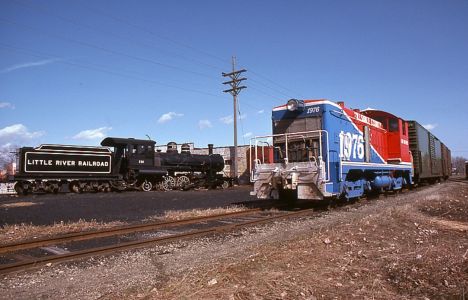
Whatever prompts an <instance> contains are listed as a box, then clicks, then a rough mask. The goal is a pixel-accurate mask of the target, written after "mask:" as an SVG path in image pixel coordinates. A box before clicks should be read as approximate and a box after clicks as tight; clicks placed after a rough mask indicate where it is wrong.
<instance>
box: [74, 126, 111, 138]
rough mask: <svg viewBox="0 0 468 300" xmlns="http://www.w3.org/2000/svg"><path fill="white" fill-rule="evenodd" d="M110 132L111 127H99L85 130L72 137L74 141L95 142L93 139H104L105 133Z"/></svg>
mask: <svg viewBox="0 0 468 300" xmlns="http://www.w3.org/2000/svg"><path fill="white" fill-rule="evenodd" d="M110 130H112V127H100V128H96V129H87V130H83V131H80V132H79V133H78V134H76V135H75V136H73V138H74V139H76V140H77V139H81V140H95V139H103V138H104V137H106V135H107V132H109V131H110Z"/></svg>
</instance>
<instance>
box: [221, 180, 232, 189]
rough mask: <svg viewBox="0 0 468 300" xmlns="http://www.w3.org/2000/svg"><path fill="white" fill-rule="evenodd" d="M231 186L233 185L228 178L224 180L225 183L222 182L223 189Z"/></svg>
mask: <svg viewBox="0 0 468 300" xmlns="http://www.w3.org/2000/svg"><path fill="white" fill-rule="evenodd" d="M230 186H231V184H230V183H229V181H227V180H224V181H223V183H222V184H221V188H223V189H227V188H229V187H230Z"/></svg>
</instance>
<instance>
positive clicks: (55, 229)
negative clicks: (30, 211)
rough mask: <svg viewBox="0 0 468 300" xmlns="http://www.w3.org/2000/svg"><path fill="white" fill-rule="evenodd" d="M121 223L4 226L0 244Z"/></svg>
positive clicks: (88, 222)
mask: <svg viewBox="0 0 468 300" xmlns="http://www.w3.org/2000/svg"><path fill="white" fill-rule="evenodd" d="M125 224H126V223H123V222H117V221H115V222H108V223H104V222H97V221H96V220H91V221H85V220H81V219H80V220H78V221H77V222H69V223H64V222H60V223H55V224H54V225H48V226H37V225H31V224H24V223H22V224H14V225H4V226H3V227H2V228H1V229H0V244H7V243H12V242H19V241H22V240H30V239H37V238H41V237H46V236H53V235H59V234H65V233H71V232H82V231H90V230H99V229H106V228H112V227H116V226H121V225H125Z"/></svg>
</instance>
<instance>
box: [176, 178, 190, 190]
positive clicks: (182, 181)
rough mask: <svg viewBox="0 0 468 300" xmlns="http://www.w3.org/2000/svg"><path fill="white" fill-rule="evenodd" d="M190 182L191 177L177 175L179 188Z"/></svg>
mask: <svg viewBox="0 0 468 300" xmlns="http://www.w3.org/2000/svg"><path fill="white" fill-rule="evenodd" d="M189 184H190V178H188V177H187V176H185V175H182V176H179V177H177V187H178V188H179V189H183V188H184V187H186V186H187V185H189Z"/></svg>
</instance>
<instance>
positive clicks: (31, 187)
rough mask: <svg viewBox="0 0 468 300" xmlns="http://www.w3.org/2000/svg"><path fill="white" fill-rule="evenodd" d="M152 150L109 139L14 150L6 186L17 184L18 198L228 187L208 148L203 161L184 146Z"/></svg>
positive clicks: (220, 163)
mask: <svg viewBox="0 0 468 300" xmlns="http://www.w3.org/2000/svg"><path fill="white" fill-rule="evenodd" d="M155 144H156V142H155V141H152V140H138V139H133V138H114V137H108V138H105V139H104V140H103V141H102V142H101V146H102V147H87V146H70V145H41V146H39V147H37V148H31V147H23V148H20V149H19V150H18V162H17V166H18V168H17V172H16V174H14V175H13V176H12V178H11V180H14V181H16V184H15V190H16V192H17V193H19V194H27V193H30V192H40V191H42V192H49V193H57V192H58V191H59V190H61V189H62V188H63V187H64V186H65V185H68V188H69V189H70V191H73V192H76V193H80V192H91V191H94V192H98V191H101V192H109V191H111V190H119V191H122V190H125V189H129V188H139V189H141V190H143V191H151V190H153V189H160V190H169V189H173V188H180V189H188V188H191V187H196V186H204V187H211V188H214V187H218V186H221V187H223V188H226V187H228V186H229V185H230V180H229V179H228V178H226V177H224V176H223V175H222V174H218V172H221V171H222V170H223V169H224V159H223V157H222V156H221V155H219V154H213V146H212V145H211V144H210V145H209V152H208V155H201V154H192V153H190V147H189V145H187V144H184V145H182V151H181V153H179V151H178V150H177V144H175V143H169V144H168V145H167V151H166V152H160V151H157V152H156V151H155ZM110 147H111V148H113V150H111V149H110Z"/></svg>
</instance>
